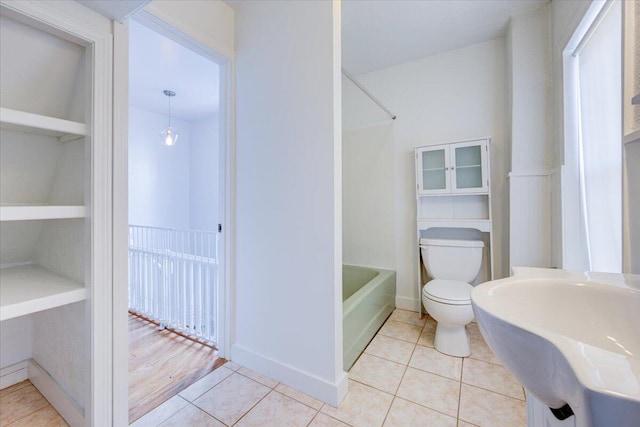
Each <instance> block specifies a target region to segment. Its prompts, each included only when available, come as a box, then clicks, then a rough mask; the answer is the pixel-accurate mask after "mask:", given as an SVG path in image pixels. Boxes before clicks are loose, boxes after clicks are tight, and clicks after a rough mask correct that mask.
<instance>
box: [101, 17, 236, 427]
mask: <svg viewBox="0 0 640 427" xmlns="http://www.w3.org/2000/svg"><path fill="white" fill-rule="evenodd" d="M133 19H135V20H136V21H137V22H139V23H141V24H143V25H145V26H147V27H148V28H150V29H152V30H154V31H156V32H158V33H160V34H162V35H163V36H165V37H167V38H169V39H171V40H173V41H175V42H176V43H178V44H180V45H182V46H183V47H185V48H187V49H190V50H192V51H194V52H196V53H198V54H199V55H202V56H203V57H205V58H207V59H209V60H211V61H213V62H215V63H217V64H218V65H219V67H220V74H219V76H220V80H219V85H220V86H219V90H220V92H219V93H220V109H219V119H218V120H219V131H218V136H219V166H220V172H219V174H220V175H219V178H220V179H219V189H218V190H219V194H220V196H219V201H220V202H221V205H222V206H221V208H220V209H219V215H220V219H221V220H220V221H221V224H222V227H223V228H222V232H221V233H220V240H219V244H218V248H219V252H220V253H221V254H222V259H221V260H220V259H219V272H218V279H219V280H221V281H222V283H220V284H219V286H218V294H217V295H216V297H217V306H218V307H217V308H218V324H219V325H220V328H219V331H220V334H219V342H218V355H219V356H220V357H224V358H227V359H228V358H230V351H231V342H232V334H233V331H234V329H233V304H232V301H233V299H232V296H233V295H232V286H231V283H232V280H233V268H232V265H233V247H234V246H233V243H234V239H233V236H234V235H235V233H234V230H235V216H234V206H235V205H234V200H235V198H234V194H235V192H234V187H235V179H234V178H235V177H234V174H233V164H234V159H235V147H234V144H233V104H232V102H233V97H232V93H233V63H234V58H233V57H229V56H226V55H224V54H222V53H220V52H218V51H216V50H214V49H213V48H210V47H208V46H206V45H204V44H203V43H201V42H199V41H197V40H195V39H194V38H193V37H191V36H189V35H187V34H185V33H184V32H182V31H180V30H178V29H177V28H175V27H173V26H171V25H169V24H168V23H166V22H164V21H162V20H161V19H159V18H158V17H156V16H154V15H153V14H151V13H149V12H147V11H145V10H141V11H139V12H137V13H136V14H135V15H134V16H133ZM113 24H114V45H115V48H114V64H113V65H114V103H113V105H114V131H113V134H114V143H113V145H114V148H113V150H114V153H113V162H114V163H113V164H114V166H113V183H114V184H113V196H114V197H113V212H114V221H113V234H114V251H113V269H114V270H113V278H114V279H113V280H114V288H113V301H114V304H113V328H114V332H115V335H116V336H120V337H128V318H127V312H128V293H127V290H128V256H127V254H128V225H129V221H128V213H129V206H128V132H129V119H128V112H129V24H128V22H127V21H125V22H122V23H119V22H114V23H113ZM128 357H129V345H128V339H120V340H114V345H113V360H114V375H113V383H114V418H113V419H114V424H113V425H128V407H129V400H128V399H129V396H128V376H129V369H128V365H129V363H128Z"/></svg>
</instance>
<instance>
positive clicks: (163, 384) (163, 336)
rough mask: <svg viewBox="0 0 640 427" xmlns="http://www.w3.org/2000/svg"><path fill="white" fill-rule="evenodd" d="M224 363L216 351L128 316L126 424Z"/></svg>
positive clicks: (140, 319) (130, 315)
mask: <svg viewBox="0 0 640 427" xmlns="http://www.w3.org/2000/svg"><path fill="white" fill-rule="evenodd" d="M225 362H226V360H225V359H221V358H218V351H217V350H215V349H213V348H211V347H209V346H206V345H204V344H201V343H198V342H196V341H193V340H190V339H188V338H185V337H183V336H180V335H178V334H175V333H173V332H171V331H168V330H166V329H165V330H158V329H157V326H156V325H155V324H153V323H151V322H148V321H147V320H145V319H142V318H140V317H138V316H135V315H133V314H131V313H129V423H132V422H133V421H135V420H137V419H138V418H140V417H142V416H143V415H144V414H146V413H147V412H149V411H151V410H152V409H153V408H155V407H157V406H159V405H160V404H162V403H163V402H165V401H166V400H168V399H170V398H171V397H173V396H175V395H176V394H178V393H180V392H181V391H182V390H184V389H185V388H187V387H188V386H190V385H191V384H193V383H195V382H196V381H198V380H199V379H200V378H202V377H204V376H205V375H207V374H208V373H210V372H211V371H213V370H214V369H216V368H217V367H219V366H221V365H223V364H224V363H225Z"/></svg>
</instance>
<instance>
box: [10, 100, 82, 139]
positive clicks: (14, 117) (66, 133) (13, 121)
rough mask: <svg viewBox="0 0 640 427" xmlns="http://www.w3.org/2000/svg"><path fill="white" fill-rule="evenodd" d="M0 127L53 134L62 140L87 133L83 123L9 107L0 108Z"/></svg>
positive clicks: (79, 136)
mask: <svg viewBox="0 0 640 427" xmlns="http://www.w3.org/2000/svg"><path fill="white" fill-rule="evenodd" d="M0 128H2V129H6V130H17V131H22V132H28V133H35V134H38V135H47V136H55V137H57V138H59V139H60V141H62V142H65V141H71V140H74V139H78V138H81V137H83V136H85V135H86V134H87V126H86V125H85V124H84V123H79V122H72V121H71V120H64V119H58V118H56V117H49V116H43V115H40V114H33V113H27V112H25V111H18V110H13V109H11V108H0Z"/></svg>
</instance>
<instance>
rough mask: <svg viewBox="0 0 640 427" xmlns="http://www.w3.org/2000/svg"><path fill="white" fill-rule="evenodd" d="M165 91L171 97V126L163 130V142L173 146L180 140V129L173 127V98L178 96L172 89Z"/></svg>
mask: <svg viewBox="0 0 640 427" xmlns="http://www.w3.org/2000/svg"><path fill="white" fill-rule="evenodd" d="M163 93H164V94H165V95H166V96H167V97H168V98H169V126H167V127H166V128H164V129H163V130H162V142H163V143H164V145H166V146H167V147H172V146H174V145H176V143H177V142H178V131H177V130H176V129H175V128H172V127H171V98H172V97H174V96H176V93H175V92H174V91H172V90H165V91H163Z"/></svg>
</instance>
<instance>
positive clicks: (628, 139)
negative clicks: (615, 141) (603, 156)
mask: <svg viewBox="0 0 640 427" xmlns="http://www.w3.org/2000/svg"><path fill="white" fill-rule="evenodd" d="M632 142H640V129H638V130H635V131H633V132H631V133H630V134H628V135H625V137H624V143H625V144H630V143H632Z"/></svg>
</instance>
